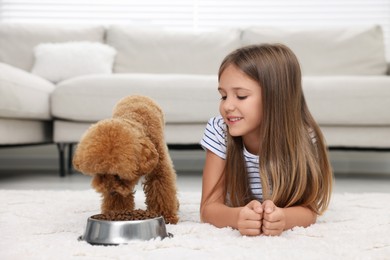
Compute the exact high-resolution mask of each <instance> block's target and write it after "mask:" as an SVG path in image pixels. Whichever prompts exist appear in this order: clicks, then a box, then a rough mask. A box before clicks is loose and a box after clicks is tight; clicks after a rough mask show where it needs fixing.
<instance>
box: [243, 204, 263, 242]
mask: <svg viewBox="0 0 390 260" xmlns="http://www.w3.org/2000/svg"><path fill="white" fill-rule="evenodd" d="M262 217H263V207H262V205H261V203H260V202H259V201H257V200H252V201H251V202H249V203H248V204H247V205H246V206H245V207H243V208H242V209H241V210H240V212H239V214H238V220H237V227H238V231H240V233H241V235H245V236H258V235H260V234H261V222H262Z"/></svg>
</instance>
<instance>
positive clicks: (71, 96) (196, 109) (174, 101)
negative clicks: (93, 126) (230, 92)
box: [51, 74, 220, 123]
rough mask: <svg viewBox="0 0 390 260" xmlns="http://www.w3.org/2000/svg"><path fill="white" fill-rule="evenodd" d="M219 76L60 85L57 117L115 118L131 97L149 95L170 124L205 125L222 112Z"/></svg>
mask: <svg viewBox="0 0 390 260" xmlns="http://www.w3.org/2000/svg"><path fill="white" fill-rule="evenodd" d="M217 86H218V83H217V76H216V75H188V74H180V75H179V74H112V75H91V76H81V77H78V78H74V79H70V80H66V81H63V82H60V83H59V84H58V85H57V88H56V89H55V91H54V92H53V94H52V95H51V104H52V115H53V116H54V117H56V118H61V119H67V120H73V121H84V122H94V121H97V120H101V119H104V118H109V117H111V113H112V108H113V107H114V105H115V104H116V102H118V101H119V99H121V98H123V97H125V96H128V95H134V94H139V95H146V96H149V97H151V98H153V99H154V100H155V101H156V102H157V103H158V104H159V105H160V106H161V108H162V109H163V110H164V113H165V119H166V122H167V123H196V122H202V123H203V122H204V123H206V122H207V120H208V119H209V118H210V117H211V116H214V115H216V114H217V113H218V105H219V99H220V97H219V94H218V91H217Z"/></svg>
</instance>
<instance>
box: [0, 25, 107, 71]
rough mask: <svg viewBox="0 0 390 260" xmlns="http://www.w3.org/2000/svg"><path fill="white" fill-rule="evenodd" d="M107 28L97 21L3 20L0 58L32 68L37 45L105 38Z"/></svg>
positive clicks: (0, 28)
mask: <svg viewBox="0 0 390 260" xmlns="http://www.w3.org/2000/svg"><path fill="white" fill-rule="evenodd" d="M104 32H105V28H104V27H103V26H93V25H61V26H58V25H43V24H19V23H0V62H4V63H7V64H10V65H13V66H15V67H18V68H21V69H23V70H26V71H30V70H31V68H32V66H33V61H34V56H33V49H34V47H35V46H36V45H38V44H40V43H45V42H67V41H96V42H103V40H104Z"/></svg>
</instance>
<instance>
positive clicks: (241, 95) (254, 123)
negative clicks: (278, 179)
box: [218, 65, 263, 152]
mask: <svg viewBox="0 0 390 260" xmlns="http://www.w3.org/2000/svg"><path fill="white" fill-rule="evenodd" d="M218 91H219V93H220V94H221V97H222V98H221V103H220V106H219V111H220V113H221V115H222V116H223V118H224V121H225V123H226V124H227V125H228V129H229V133H230V135H231V136H242V138H243V141H244V144H245V146H246V147H247V149H248V148H249V147H256V145H257V144H258V143H259V141H260V140H259V138H260V124H261V121H262V115H263V111H262V97H261V87H260V85H259V84H258V83H257V82H256V81H254V80H253V79H251V78H250V77H249V76H247V75H246V74H245V73H244V72H242V71H241V70H239V69H238V68H236V67H235V66H234V65H229V66H228V67H226V69H225V70H224V71H223V72H222V74H221V76H220V80H219V87H218ZM257 147H258V146H257ZM256 152H257V151H256Z"/></svg>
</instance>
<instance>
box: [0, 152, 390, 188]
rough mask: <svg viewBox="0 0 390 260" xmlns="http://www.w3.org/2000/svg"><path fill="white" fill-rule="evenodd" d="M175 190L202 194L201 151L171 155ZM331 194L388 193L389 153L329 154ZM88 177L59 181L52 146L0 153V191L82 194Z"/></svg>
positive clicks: (76, 174) (88, 179)
mask: <svg viewBox="0 0 390 260" xmlns="http://www.w3.org/2000/svg"><path fill="white" fill-rule="evenodd" d="M171 157H172V160H173V164H174V165H175V168H176V171H177V186H178V190H179V191H180V190H183V191H199V192H200V191H201V189H202V173H201V172H202V167H203V163H204V152H203V151H180V150H178V151H171ZM330 158H331V162H332V167H333V169H334V170H335V185H334V192H338V193H343V192H350V193H362V192H363V193H364V192H385V193H390V153H376V152H374V153H362V152H356V153H354V152H347V153H345V152H331V153H330ZM90 182H91V177H89V176H85V175H82V174H80V173H78V172H75V173H73V174H71V175H67V176H66V177H62V178H61V177H59V174H58V159H57V150H56V147H55V146H53V145H48V146H39V147H25V148H9V149H7V148H3V149H0V189H33V190H45V189H46V190H47V189H49V190H83V189H90V188H91V186H90Z"/></svg>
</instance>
